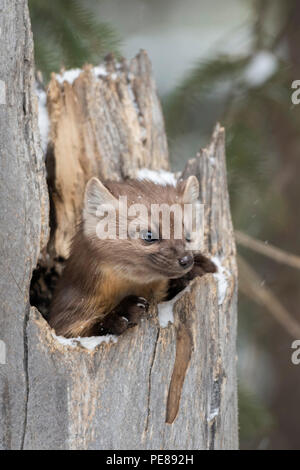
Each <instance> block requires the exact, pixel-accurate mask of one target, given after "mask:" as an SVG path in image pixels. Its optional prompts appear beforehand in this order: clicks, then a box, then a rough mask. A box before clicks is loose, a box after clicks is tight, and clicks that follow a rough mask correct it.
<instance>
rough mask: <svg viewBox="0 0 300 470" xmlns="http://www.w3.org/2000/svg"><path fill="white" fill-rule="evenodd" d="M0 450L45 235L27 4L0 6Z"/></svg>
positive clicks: (20, 431) (22, 394)
mask: <svg viewBox="0 0 300 470" xmlns="http://www.w3.org/2000/svg"><path fill="white" fill-rule="evenodd" d="M0 15H1V16H0V22H1V23H0V30H1V43H0V49H1V53H0V80H1V82H2V89H3V90H4V93H2V99H1V102H0V155H1V171H0V192H1V197H0V201H1V202H0V204H1V210H0V230H1V239H0V243H1V251H0V263H1V281H0V305H1V315H0V339H1V341H4V342H5V344H6V364H4V365H0V396H1V405H0V420H1V421H0V423H1V427H0V448H8V449H10V448H12V449H19V448H21V447H22V445H23V439H24V432H25V427H26V416H27V411H26V410H27V399H28V369H27V360H28V348H27V333H26V330H27V323H28V316H29V308H30V305H29V284H30V279H31V273H32V269H33V268H34V267H35V265H36V263H37V258H38V254H39V251H40V249H41V248H42V247H43V246H44V245H45V242H46V239H47V234H48V194H47V191H46V186H45V164H44V162H43V155H42V151H41V148H40V143H39V133H38V130H37V113H36V110H37V101H36V98H35V96H34V91H33V86H34V76H33V71H34V68H33V56H32V50H33V43H32V35H31V29H30V21H29V15H28V9H27V1H22V0H1V7H0Z"/></svg>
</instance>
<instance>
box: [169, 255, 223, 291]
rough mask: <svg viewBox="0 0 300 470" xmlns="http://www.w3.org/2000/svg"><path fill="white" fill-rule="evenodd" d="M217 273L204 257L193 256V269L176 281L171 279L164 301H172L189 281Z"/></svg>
mask: <svg viewBox="0 0 300 470" xmlns="http://www.w3.org/2000/svg"><path fill="white" fill-rule="evenodd" d="M215 272H217V267H216V265H215V263H213V262H212V261H211V260H210V259H208V258H206V256H204V255H201V254H200V253H199V254H195V255H194V266H193V268H192V269H191V270H190V271H189V272H188V273H187V274H185V275H184V276H183V277H180V278H178V279H171V280H170V283H169V290H168V296H167V299H166V300H170V299H173V297H175V295H177V294H178V293H179V292H180V291H182V290H183V289H185V288H186V287H187V285H188V284H189V282H190V281H192V280H193V279H195V277H197V276H199V277H202V276H204V274H206V273H215Z"/></svg>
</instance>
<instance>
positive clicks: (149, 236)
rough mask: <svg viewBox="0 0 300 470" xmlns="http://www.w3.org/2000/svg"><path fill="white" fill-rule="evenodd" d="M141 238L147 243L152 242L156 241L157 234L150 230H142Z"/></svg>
mask: <svg viewBox="0 0 300 470" xmlns="http://www.w3.org/2000/svg"><path fill="white" fill-rule="evenodd" d="M141 238H142V240H144V241H145V242H147V243H154V242H157V241H158V237H157V235H155V234H154V233H153V232H150V230H147V231H145V232H142V233H141Z"/></svg>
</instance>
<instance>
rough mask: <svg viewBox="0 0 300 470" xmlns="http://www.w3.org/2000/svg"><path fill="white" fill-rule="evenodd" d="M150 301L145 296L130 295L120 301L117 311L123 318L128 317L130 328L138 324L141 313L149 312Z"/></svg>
mask: <svg viewBox="0 0 300 470" xmlns="http://www.w3.org/2000/svg"><path fill="white" fill-rule="evenodd" d="M148 309H149V303H148V302H147V300H146V299H144V297H137V296H136V295H128V296H127V297H125V299H123V300H122V302H120V304H119V305H118V306H117V308H116V312H117V313H118V315H120V316H121V317H122V318H126V320H127V322H128V328H131V327H132V326H135V325H137V324H138V322H139V320H140V318H141V315H142V314H143V313H144V312H147V311H148Z"/></svg>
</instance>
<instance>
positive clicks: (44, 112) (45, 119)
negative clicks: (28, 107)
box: [35, 85, 50, 154]
mask: <svg viewBox="0 0 300 470" xmlns="http://www.w3.org/2000/svg"><path fill="white" fill-rule="evenodd" d="M35 91H36V94H37V98H38V126H39V130H40V136H41V146H42V150H43V153H44V154H45V153H46V150H47V145H48V136H49V129H50V120H49V115H48V109H47V94H46V92H45V90H43V89H42V88H40V87H39V86H38V85H36V88H35Z"/></svg>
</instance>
